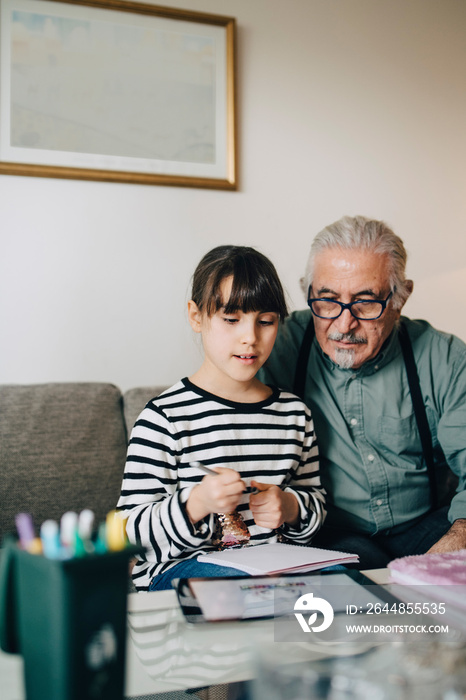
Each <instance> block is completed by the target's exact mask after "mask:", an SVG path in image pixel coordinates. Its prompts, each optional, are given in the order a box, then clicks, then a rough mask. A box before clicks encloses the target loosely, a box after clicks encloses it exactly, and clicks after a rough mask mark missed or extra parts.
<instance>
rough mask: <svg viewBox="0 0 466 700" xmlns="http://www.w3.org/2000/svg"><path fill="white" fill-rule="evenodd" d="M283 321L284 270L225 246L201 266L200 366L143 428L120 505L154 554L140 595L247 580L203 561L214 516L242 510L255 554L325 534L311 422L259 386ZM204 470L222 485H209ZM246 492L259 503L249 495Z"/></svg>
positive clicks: (141, 576)
mask: <svg viewBox="0 0 466 700" xmlns="http://www.w3.org/2000/svg"><path fill="white" fill-rule="evenodd" d="M286 315H287V309H286V302H285V299H284V294H283V289H282V286H281V284H280V281H279V279H278V276H277V273H276V270H275V268H274V266H273V265H272V263H271V262H270V261H269V260H268V259H267V258H266V257H265V256H264V255H262V254H261V253H259V252H257V251H256V250H254V249H253V248H246V247H242V246H219V247H217V248H214V249H213V250H211V251H210V252H209V253H207V255H205V256H204V258H203V259H202V260H201V262H200V263H199V265H198V266H197V268H196V271H195V273H194V277H193V286H192V298H191V300H190V301H189V302H188V317H189V322H190V324H191V327H192V328H193V330H194V331H195V332H196V333H200V334H201V337H202V345H203V349H204V361H203V363H202V365H201V367H200V368H199V369H198V371H197V372H195V373H194V374H193V375H192V376H191V377H189V379H188V378H185V379H182V380H181V381H180V382H178V383H177V384H175V385H174V386H172V387H171V388H170V389H168V390H167V391H165V392H164V393H162V394H161V395H160V396H158V397H157V398H155V399H153V400H152V401H149V403H148V404H147V406H146V407H145V409H144V410H143V412H142V413H141V415H140V416H139V419H138V420H137V422H136V424H135V426H134V428H133V431H132V434H131V440H130V444H129V448H128V457H127V462H126V467H125V473H124V477H123V485H122V491H121V496H120V499H119V502H118V508H119V510H120V511H122V514H123V516H124V517H125V518H127V524H126V528H127V532H128V536H129V539H130V540H131V541H132V542H134V543H138V544H142V545H143V547H145V548H146V553H145V556H142V557H140V558H139V560H138V561H137V563H136V565H135V567H134V569H133V581H134V583H135V585H136V588H137V589H138V590H142V591H147V590H161V589H166V588H171V581H172V579H174V578H188V577H196V576H223V575H228V576H232V575H235V574H236V575H241V574H242V572H239V571H238V570H235V569H232V568H228V567H220V566H216V565H214V564H207V563H201V562H197V561H196V557H197V556H198V554H200V553H203V552H208V551H211V550H214V549H215V546H214V544H213V536H214V532H215V526H216V515H215V514H217V513H231V512H233V511H235V510H237V511H238V512H239V513H240V514H241V515H242V517H243V519H244V521H245V524H246V526H247V527H248V529H249V532H250V544H251V545H255V544H263V543H266V542H276V541H277V539H283V538H285V539H286V540H290V541H293V542H295V543H297V544H307V543H308V542H309V541H310V539H311V537H312V535H313V534H314V533H315V532H317V530H318V529H319V527H320V525H321V524H322V521H323V519H324V517H325V509H324V503H325V500H324V492H323V490H322V488H321V485H320V479H319V463H318V453H317V446H316V440H315V436H314V429H313V424H312V420H311V416H310V412H309V410H308V408H307V407H306V406H305V405H304V404H303V403H302V401H301V400H300V399H298V398H297V397H296V396H294V395H293V394H289V393H287V392H283V391H280V390H279V389H277V388H276V387H272V386H266V385H265V384H262V383H261V382H260V381H259V380H258V379H257V378H256V373H257V371H258V370H259V369H260V367H262V365H263V364H264V362H265V361H266V360H267V358H268V356H269V355H270V352H271V351H272V347H273V344H274V342H275V338H276V335H277V330H278V324H279V322H282V321H283V320H284V318H285V317H286ZM196 462H197V463H202V464H204V465H205V466H208V467H209V468H211V469H213V470H214V471H215V472H217V474H216V475H215V476H214V475H207V476H205V475H204V473H203V472H202V471H201V470H200V469H199V468H198V467H197V466H196V464H195V463H196ZM249 486H250V487H253V488H255V489H257V490H258V492H257V493H254V494H252V495H251V494H250V493H245V489H246V487H249ZM249 490H251V489H249ZM242 575H244V574H242Z"/></svg>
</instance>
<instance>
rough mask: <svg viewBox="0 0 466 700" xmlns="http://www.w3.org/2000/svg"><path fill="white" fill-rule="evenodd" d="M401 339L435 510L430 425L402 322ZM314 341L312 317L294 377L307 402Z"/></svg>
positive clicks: (407, 337) (406, 332)
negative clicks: (306, 388)
mask: <svg viewBox="0 0 466 700" xmlns="http://www.w3.org/2000/svg"><path fill="white" fill-rule="evenodd" d="M398 337H399V340H400V345H401V351H402V353H403V359H404V363H405V367H406V374H407V375H408V384H409V391H410V394H411V400H412V402H413V408H414V416H415V418H416V424H417V428H418V431H419V435H420V438H421V445H422V453H423V455H424V460H425V463H426V465H427V474H428V476H429V484H430V494H431V503H432V509H435V508H436V507H437V485H436V482H435V472H434V451H433V448H432V435H431V433H430V428H429V423H428V420H427V415H426V409H425V406H424V401H423V400H422V393H421V387H420V385H419V376H418V373H417V369H416V363H415V361H414V354H413V348H412V346H411V341H410V339H409V335H408V331H407V329H406V326H405V325H404V324H403V323H402V322H400V326H399V333H398ZM313 339H314V321H313V319H312V317H311V318H310V320H309V323H308V325H307V328H306V330H305V331H304V335H303V339H302V342H301V347H300V349H299V355H298V360H297V363H296V370H295V376H294V384H293V392H294V393H295V394H296V395H297V396H300V397H301V398H302V399H304V389H305V385H306V373H307V365H308V361H309V353H310V352H311V345H312V341H313Z"/></svg>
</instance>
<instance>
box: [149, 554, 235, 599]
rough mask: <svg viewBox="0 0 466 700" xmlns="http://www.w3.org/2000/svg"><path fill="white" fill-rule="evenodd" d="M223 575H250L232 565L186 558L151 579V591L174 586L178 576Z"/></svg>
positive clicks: (207, 576) (205, 576)
mask: <svg viewBox="0 0 466 700" xmlns="http://www.w3.org/2000/svg"><path fill="white" fill-rule="evenodd" d="M223 576H235V577H239V576H249V574H247V573H246V572H245V571H240V570H239V569H233V568H232V567H231V566H218V565H217V564H206V563H204V562H199V561H197V559H185V561H180V562H179V563H178V564H175V566H172V568H171V569H168V571H165V572H164V573H163V574H159V575H158V576H154V578H153V579H152V581H151V584H150V587H149V590H150V591H165V590H167V589H171V588H172V581H173V579H178V578H211V577H216V578H219V577H223Z"/></svg>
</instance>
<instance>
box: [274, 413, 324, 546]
mask: <svg viewBox="0 0 466 700" xmlns="http://www.w3.org/2000/svg"><path fill="white" fill-rule="evenodd" d="M305 415H306V419H305V425H304V438H303V443H302V453H301V459H300V461H299V464H298V466H297V468H296V470H292V473H291V479H290V481H289V484H288V485H287V486H286V487H285V489H284V490H285V491H288V492H291V493H293V494H294V496H295V497H296V499H297V501H298V504H299V523H298V524H297V526H296V527H295V528H292V527H290V526H289V525H286V524H285V525H283V526H282V527H281V528H280V529H281V532H282V534H283V535H285V537H286V538H287V539H289V540H292V541H293V542H294V543H296V544H308V543H309V542H310V540H311V539H312V537H313V535H315V534H316V532H317V531H318V530H319V528H320V527H321V525H322V523H323V522H324V520H325V516H326V514H327V511H326V509H325V491H324V489H323V487H322V485H321V483H320V470H319V451H318V447H317V440H316V436H315V432H314V424H313V421H312V418H311V416H310V411H309V409H308V408H307V407H305Z"/></svg>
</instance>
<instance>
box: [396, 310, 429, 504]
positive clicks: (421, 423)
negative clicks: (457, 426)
mask: <svg viewBox="0 0 466 700" xmlns="http://www.w3.org/2000/svg"><path fill="white" fill-rule="evenodd" d="M399 339H400V345H401V351H402V353H403V358H404V361H405V367H406V374H407V375H408V384H409V390H410V392H411V399H412V402H413V408H414V415H415V418H416V423H417V428H418V430H419V435H420V438H421V444H422V452H423V454H424V459H425V462H426V465H427V473H428V475H429V484H430V495H431V502H432V508H433V509H435V508H436V507H437V487H436V483H435V472H434V453H433V448H432V435H431V433H430V428H429V423H428V421H427V415H426V409H425V406H424V401H423V399H422V393H421V387H420V385H419V377H418V373H417V369H416V363H415V361H414V355H413V348H412V346H411V341H410V339H409V336H408V331H407V329H406V326H405V325H404V324H403V323H400V327H399Z"/></svg>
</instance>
